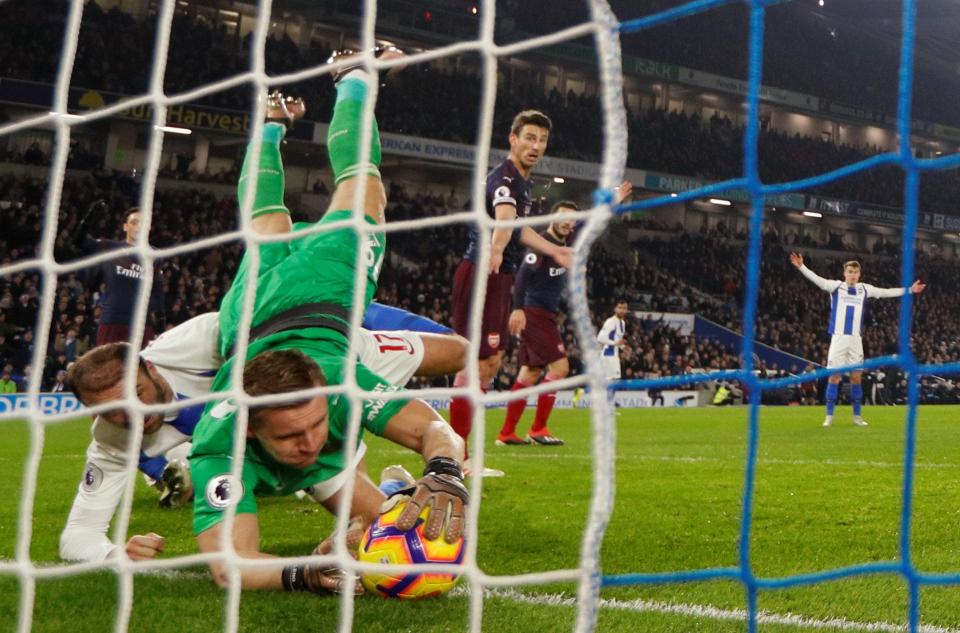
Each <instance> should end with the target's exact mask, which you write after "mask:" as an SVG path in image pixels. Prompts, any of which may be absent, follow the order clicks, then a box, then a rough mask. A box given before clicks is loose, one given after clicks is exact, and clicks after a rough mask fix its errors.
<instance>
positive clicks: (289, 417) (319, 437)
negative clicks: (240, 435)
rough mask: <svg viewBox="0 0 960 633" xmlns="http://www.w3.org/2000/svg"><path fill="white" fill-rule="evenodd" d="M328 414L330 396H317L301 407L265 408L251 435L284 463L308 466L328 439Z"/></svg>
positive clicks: (302, 466) (300, 466)
mask: <svg viewBox="0 0 960 633" xmlns="http://www.w3.org/2000/svg"><path fill="white" fill-rule="evenodd" d="M327 416H328V412H327V399H326V398H325V397H324V396H317V397H316V398H313V399H312V400H309V401H307V402H305V403H304V404H301V405H299V406H295V407H288V408H283V409H267V410H264V411H262V412H261V413H260V425H259V427H258V428H257V429H256V430H251V431H250V434H251V435H253V436H254V437H256V438H257V439H258V440H259V441H260V444H261V445H262V446H263V448H264V449H266V451H267V452H268V453H269V454H270V456H271V457H273V458H274V459H275V460H277V461H278V462H280V463H281V464H285V465H287V466H292V467H293V468H307V467H308V466H310V464H313V463H314V462H316V461H317V457H319V456H320V449H322V448H323V445H324V444H326V442H327V434H328V432H329V430H330V427H329V425H328V419H327Z"/></svg>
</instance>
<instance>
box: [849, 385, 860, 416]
mask: <svg viewBox="0 0 960 633" xmlns="http://www.w3.org/2000/svg"><path fill="white" fill-rule="evenodd" d="M850 403H851V404H852V405H853V415H854V416H856V417H860V409H861V408H862V406H863V385H854V384H852V383H851V385H850Z"/></svg>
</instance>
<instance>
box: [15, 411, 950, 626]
mask: <svg viewBox="0 0 960 633" xmlns="http://www.w3.org/2000/svg"><path fill="white" fill-rule="evenodd" d="M864 413H865V416H866V418H867V419H868V420H869V421H870V426H869V427H867V428H858V427H854V426H853V425H852V424H851V422H850V413H849V409H841V410H840V413H839V415H838V416H837V418H838V420H837V422H836V425H835V426H834V427H833V428H829V429H825V428H822V427H821V426H820V422H821V421H822V419H823V418H822V410H821V409H820V408H763V409H761V419H760V426H761V432H760V443H759V454H758V463H757V480H756V495H755V500H754V526H753V531H752V538H751V545H752V556H753V567H754V571H755V572H756V573H757V574H758V575H760V576H762V577H777V576H783V575H787V574H796V573H805V572H815V571H821V570H826V569H831V568H835V567H840V566H846V565H852V564H857V563H865V562H873V561H885V560H894V559H896V558H897V556H898V538H899V525H900V513H901V490H902V481H903V449H904V437H905V434H904V419H905V410H904V409H903V408H899V407H897V408H895V407H886V408H881V407H874V408H869V407H868V408H866V410H865V412H864ZM531 415H532V413H531V412H529V411H528V412H527V414H526V416H525V418H524V421H523V422H521V427H520V428H521V429H525V428H526V427H527V425H528V424H529V420H530V417H531ZM918 415H919V417H918V434H917V437H918V444H917V468H916V471H915V489H914V491H915V505H914V513H913V535H912V545H913V560H914V563H915V564H916V566H917V567H918V568H919V569H920V570H922V571H928V572H949V573H954V572H956V571H957V570H958V569H960V531H958V529H957V522H958V521H957V519H958V515H960V486H958V479H960V454H958V452H960V424H958V422H960V420H958V411H957V409H956V408H951V407H924V408H921V409H920V411H919V414H918ZM502 416H503V412H502V410H494V411H491V412H490V413H489V417H488V424H487V438H488V443H487V446H488V447H489V448H488V450H487V455H488V463H489V464H490V465H491V466H493V467H497V468H502V469H503V470H505V471H506V472H507V476H506V477H505V478H503V479H486V480H484V487H483V499H482V506H481V512H480V525H479V535H480V536H479V543H478V562H479V565H480V566H481V568H482V569H483V570H484V571H486V572H487V573H489V574H495V575H498V574H517V573H529V572H538V571H547V570H551V569H568V568H573V567H575V566H576V565H577V562H578V556H579V553H580V546H581V538H582V535H583V531H584V527H585V524H586V517H587V512H588V504H589V498H590V493H591V489H592V483H593V482H592V474H591V473H592V471H591V468H592V461H591V460H592V457H591V455H592V451H591V449H592V445H591V425H590V423H589V419H588V414H587V413H586V411H582V410H578V411H570V410H557V411H555V412H554V414H553V419H552V421H551V429H552V431H553V432H554V433H555V434H557V435H558V436H560V437H563V438H565V439H566V440H567V445H566V446H564V447H560V448H547V447H540V446H531V447H510V448H496V447H494V446H493V436H494V434H495V433H496V431H497V429H498V428H499V425H500V422H501V420H502ZM746 420H747V411H746V409H742V408H738V409H643V410H624V411H621V412H620V414H619V416H618V418H617V469H616V472H617V481H616V504H615V509H614V512H613V516H612V518H611V521H610V525H609V527H608V529H607V531H606V536H605V539H604V543H603V558H602V564H603V571H604V573H605V574H623V573H635V572H666V571H677V570H692V569H701V568H707V567H726V566H734V565H736V564H737V551H738V545H737V543H738V537H739V525H740V519H741V498H742V491H743V477H744V459H745V448H746V428H747V424H746ZM0 429H2V433H3V441H2V442H0V473H2V474H3V476H2V477H0V559H3V560H10V559H11V558H13V556H14V551H15V543H16V534H17V509H18V503H19V499H20V486H21V478H22V472H23V466H24V461H25V457H26V452H27V450H26V447H27V442H28V429H27V425H26V424H24V423H21V422H7V423H2V424H0ZM88 440H89V432H88V425H87V423H86V422H85V421H83V420H79V421H75V422H69V423H64V424H58V425H51V426H49V427H48V428H47V433H46V436H45V445H44V453H43V461H42V463H41V467H40V480H39V482H38V495H37V499H36V507H35V514H34V522H33V541H32V556H33V558H34V559H35V560H36V561H38V564H41V565H50V564H55V563H56V561H57V540H58V537H59V532H60V529H61V528H62V526H63V523H64V521H65V519H66V515H67V511H68V509H69V505H70V502H71V499H72V497H73V494H74V491H75V490H76V486H77V483H78V478H79V476H80V473H81V470H82V467H83V463H84V450H85V447H86V444H87V442H88ZM389 463H402V464H404V465H406V466H407V467H408V468H409V469H410V470H411V471H413V472H417V471H419V469H420V468H419V467H418V458H417V457H416V456H414V455H412V454H409V453H407V452H405V451H403V450H401V449H399V448H398V447H396V446H394V445H391V444H389V443H386V442H383V441H381V440H378V439H376V438H374V439H372V440H370V451H369V453H368V464H369V467H370V470H371V472H374V473H376V472H379V469H380V468H381V467H382V466H384V465H387V464H389ZM155 499H156V495H155V493H154V492H153V491H151V490H150V489H148V488H147V487H146V486H145V485H144V484H143V482H142V480H138V484H137V493H136V498H135V500H134V508H133V515H132V519H131V528H130V529H131V533H135V532H146V531H155V532H159V533H161V534H163V535H164V536H166V537H167V553H166V556H176V555H182V554H187V553H192V552H194V551H195V546H194V541H193V538H192V536H191V531H190V514H189V510H172V511H171V510H166V511H161V510H159V509H157V508H156V507H155ZM260 519H261V521H260V523H261V538H262V547H263V549H264V550H265V551H269V552H272V553H277V554H287V555H301V554H303V553H306V552H309V551H310V550H311V549H312V548H313V547H314V546H315V545H316V543H317V542H318V541H320V540H321V539H322V538H324V537H325V536H326V535H327V534H328V533H329V530H330V529H331V526H332V518H331V517H330V516H328V515H327V514H326V513H325V512H324V511H323V510H322V509H321V508H319V506H316V505H313V504H308V503H304V502H298V501H297V500H295V499H293V498H284V499H268V500H263V501H262V502H261V515H260ZM575 596H576V587H575V586H574V585H573V584H570V583H567V584H559V585H556V584H554V585H537V586H527V587H521V588H517V589H515V590H511V591H506V590H496V591H493V592H491V593H490V595H488V596H487V597H486V599H485V603H484V619H483V630H484V631H490V632H501V631H508V632H509V633H525V632H528V631H530V632H534V631H535V632H537V633H545V632H552V631H567V630H571V629H572V627H573V622H574V619H575V614H576V609H575V606H574V603H575ZM921 596H922V603H921V610H922V621H923V623H924V625H927V626H929V627H931V628H929V629H927V630H929V631H935V632H937V633H943V632H952V631H958V632H960V589H958V588H957V587H952V586H951V587H937V588H924V589H923V590H922V592H921ZM603 598H604V599H605V602H604V606H603V607H602V608H601V611H600V615H599V623H598V627H597V630H598V631H624V632H628V631H629V632H636V631H642V632H653V633H659V632H664V633H666V632H674V631H710V632H719V633H725V632H728V631H729V632H734V631H743V630H745V624H744V622H743V619H742V613H739V612H738V610H742V609H744V608H745V596H744V590H743V587H742V586H741V585H739V584H738V583H734V582H730V581H713V582H698V583H690V584H671V585H661V586H629V587H618V588H612V589H605V590H604V591H603ZM18 600H19V583H18V580H17V578H16V577H15V576H12V575H9V574H6V575H0V630H4V631H9V630H15V628H16V625H17V609H18ZM116 604H117V577H116V576H115V575H114V574H113V573H112V572H100V573H95V574H82V575H78V576H73V577H69V578H62V579H55V580H43V581H40V582H39V583H38V585H37V596H36V608H35V610H34V614H33V623H34V624H33V630H35V631H51V632H53V631H57V632H59V631H64V630H69V631H71V633H81V632H85V631H91V632H92V631H109V630H112V627H113V626H114V611H115V607H116ZM224 605H225V594H224V592H222V591H221V590H219V589H217V588H216V587H215V586H214V584H213V583H212V581H211V580H210V579H209V577H208V575H207V573H206V571H205V570H204V569H198V568H192V569H188V570H184V571H180V572H176V573H173V574H166V575H160V574H150V575H138V576H137V577H136V581H135V600H134V607H133V612H132V615H131V623H130V630H131V631H137V632H138V633H148V632H153V631H156V632H158V633H160V632H162V633H170V632H176V633H186V632H192V631H197V632H209V631H217V630H220V628H221V627H222V625H223V621H224ZM759 606H760V609H761V611H762V613H763V615H764V620H762V621H761V623H760V624H759V627H758V629H759V630H760V631H763V632H764V633H773V632H777V633H779V632H781V631H783V632H786V631H814V630H816V631H828V632H833V631H838V632H839V631H858V630H863V631H869V630H873V631H894V630H898V629H897V628H896V627H899V626H902V625H903V624H904V623H905V621H906V613H907V591H906V586H905V584H904V583H903V581H902V579H900V578H899V577H896V576H889V575H881V576H870V577H861V578H856V579H852V580H844V581H838V582H832V583H826V584H820V585H816V586H811V587H803V588H797V589H790V590H783V591H775V592H763V593H761V594H760V598H759ZM468 614H469V603H468V597H467V595H466V594H465V592H464V591H463V590H462V589H461V590H459V591H458V592H457V593H455V594H454V595H451V596H447V597H443V598H439V599H435V600H428V601H423V602H418V603H401V602H395V601H388V600H384V599H380V598H375V597H371V596H365V597H362V598H359V599H358V600H357V602H356V608H355V617H354V630H355V631H360V632H364V633H371V632H372V633H377V632H381V631H382V632H384V633H387V632H389V633H396V632H400V631H416V632H418V633H419V632H437V633H441V632H448V631H460V630H466V629H467V622H468ZM338 619H339V605H338V601H337V600H335V599H328V598H318V597H315V596H312V595H309V594H296V595H294V594H276V593H272V594H266V593H260V594H257V593H253V592H250V593H246V594H244V595H243V597H242V601H241V630H243V631H311V632H314V631H335V630H337V624H338Z"/></svg>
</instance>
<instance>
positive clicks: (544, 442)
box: [527, 432, 565, 446]
mask: <svg viewBox="0 0 960 633" xmlns="http://www.w3.org/2000/svg"><path fill="white" fill-rule="evenodd" d="M527 439H528V440H529V441H530V442H533V443H534V444H539V445H540V446H563V445H564V444H565V442H564V441H563V440H561V439H560V438H559V437H554V436H552V435H550V434H549V433H546V432H544V433H528V434H527Z"/></svg>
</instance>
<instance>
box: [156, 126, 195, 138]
mask: <svg viewBox="0 0 960 633" xmlns="http://www.w3.org/2000/svg"><path fill="white" fill-rule="evenodd" d="M157 129H158V130H159V131H161V132H169V133H170V134H183V135H184V136H189V135H190V134H193V130H188V129H187V128H185V127H173V126H172V125H158V126H157Z"/></svg>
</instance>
